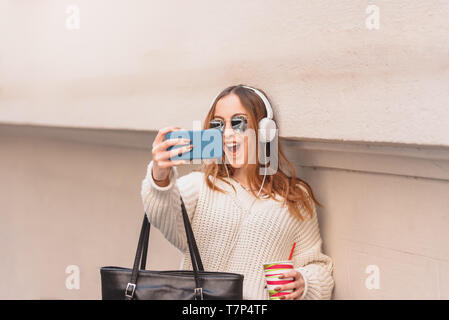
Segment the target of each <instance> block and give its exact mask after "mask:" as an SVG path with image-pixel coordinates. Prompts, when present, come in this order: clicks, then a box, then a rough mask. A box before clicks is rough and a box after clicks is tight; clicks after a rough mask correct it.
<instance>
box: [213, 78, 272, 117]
mask: <svg viewBox="0 0 449 320" xmlns="http://www.w3.org/2000/svg"><path fill="white" fill-rule="evenodd" d="M241 87H243V88H247V89H250V90H252V91H253V92H255V93H256V94H257V95H258V96H259V97H260V98H261V99H262V101H263V103H264V105H265V109H266V110H267V118H268V119H270V120H272V119H273V109H272V108H271V104H270V101H268V99H267V97H265V95H264V94H263V93H262V92H260V91H259V90H257V89H256V88H253V87H250V86H244V85H242V86H241ZM219 95H220V93H218V94H217V95H216V96H215V98H214V100H212V104H211V105H210V108H212V106H213V105H214V102H215V100H216V99H217V98H218V96H219ZM210 108H209V109H210Z"/></svg>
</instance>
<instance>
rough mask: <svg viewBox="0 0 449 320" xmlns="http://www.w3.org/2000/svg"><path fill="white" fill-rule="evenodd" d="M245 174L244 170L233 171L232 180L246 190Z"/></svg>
mask: <svg viewBox="0 0 449 320" xmlns="http://www.w3.org/2000/svg"><path fill="white" fill-rule="evenodd" d="M246 172H247V171H246V168H237V169H234V173H233V174H232V178H233V179H234V180H237V181H238V182H239V183H240V184H241V185H242V186H243V187H245V188H248V186H247V185H246Z"/></svg>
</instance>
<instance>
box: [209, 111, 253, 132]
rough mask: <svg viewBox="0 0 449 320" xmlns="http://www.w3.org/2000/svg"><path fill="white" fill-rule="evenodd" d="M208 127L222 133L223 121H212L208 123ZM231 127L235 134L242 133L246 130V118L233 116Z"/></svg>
mask: <svg viewBox="0 0 449 320" xmlns="http://www.w3.org/2000/svg"><path fill="white" fill-rule="evenodd" d="M209 127H210V128H212V129H218V130H220V131H221V132H222V133H223V131H224V128H225V121H224V120H222V119H212V120H211V121H210V122H209ZM231 127H232V129H233V130H234V131H235V132H236V133H243V132H245V131H246V129H248V118H247V117H246V116H244V115H235V116H233V117H232V118H231Z"/></svg>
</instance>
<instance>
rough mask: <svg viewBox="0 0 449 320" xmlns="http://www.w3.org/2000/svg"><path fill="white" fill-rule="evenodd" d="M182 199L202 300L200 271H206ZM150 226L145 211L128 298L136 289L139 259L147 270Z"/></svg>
mask: <svg viewBox="0 0 449 320" xmlns="http://www.w3.org/2000/svg"><path fill="white" fill-rule="evenodd" d="M180 199H181V210H182V216H183V220H184V228H185V231H186V238H187V243H188V246H189V252H190V258H191V260H192V266H193V272H194V278H195V285H196V288H195V289H194V291H195V300H197V299H201V300H202V299H203V294H202V288H201V286H200V281H199V275H198V272H199V271H204V267H203V263H202V261H201V257H200V253H199V250H198V246H197V244H196V241H195V236H194V234H193V230H192V226H191V224H190V221H189V217H188V215H187V210H186V208H185V205H184V201H183V199H182V197H181V196H180ZM150 227H151V224H150V222H149V219H148V216H147V213H146V212H145V215H144V218H143V222H142V227H141V230H140V236H139V242H138V244H137V250H136V256H135V258H134V265H133V270H132V273H131V280H130V282H128V285H127V286H126V289H125V299H126V300H131V299H133V296H134V291H135V289H136V285H137V277H138V266H139V261H140V269H141V270H145V266H146V259H147V252H148V245H149V238H150Z"/></svg>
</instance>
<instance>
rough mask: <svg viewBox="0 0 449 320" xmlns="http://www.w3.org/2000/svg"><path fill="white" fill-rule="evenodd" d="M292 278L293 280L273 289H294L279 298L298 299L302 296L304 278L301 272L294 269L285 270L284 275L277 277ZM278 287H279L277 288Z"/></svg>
mask: <svg viewBox="0 0 449 320" xmlns="http://www.w3.org/2000/svg"><path fill="white" fill-rule="evenodd" d="M291 277H292V278H293V282H291V283H287V284H284V285H280V286H278V287H277V288H275V290H277V291H282V290H289V289H293V290H294V291H293V292H292V293H290V294H287V295H285V296H281V299H282V300H283V299H285V300H299V298H300V297H301V296H302V294H303V292H304V284H305V282H304V278H303V277H302V274H301V273H300V272H298V271H296V270H292V271H287V272H285V273H284V275H283V276H282V275H281V276H279V279H283V278H291ZM278 288H279V289H278Z"/></svg>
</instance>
